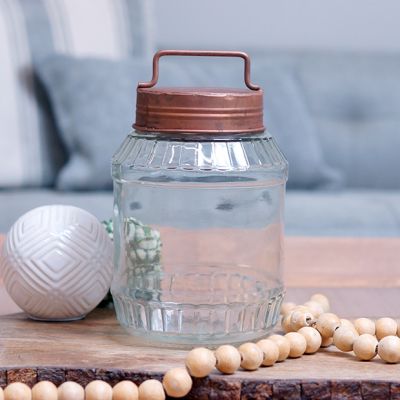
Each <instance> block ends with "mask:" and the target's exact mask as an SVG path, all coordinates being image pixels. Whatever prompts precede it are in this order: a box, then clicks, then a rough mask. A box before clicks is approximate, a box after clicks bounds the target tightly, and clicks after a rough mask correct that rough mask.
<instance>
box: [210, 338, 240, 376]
mask: <svg viewBox="0 0 400 400" xmlns="http://www.w3.org/2000/svg"><path fill="white" fill-rule="evenodd" d="M215 358H216V359H217V363H216V367H217V369H218V371H220V372H222V373H223V374H233V373H235V372H236V371H237V370H238V369H239V367H240V363H241V362H242V357H241V356H240V353H239V351H238V350H237V349H236V347H233V346H231V345H229V344H226V345H223V346H220V347H218V349H217V350H216V351H215Z"/></svg>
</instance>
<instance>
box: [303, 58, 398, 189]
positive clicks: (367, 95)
mask: <svg viewBox="0 0 400 400" xmlns="http://www.w3.org/2000/svg"><path fill="white" fill-rule="evenodd" d="M296 62H297V65H298V72H299V76H300V80H301V83H302V87H303V90H302V92H303V93H304V96H305V99H306V102H307V105H308V107H309V110H310V113H311V116H312V119H313V121H314V123H315V125H316V127H317V131H318V136H319V138H320V141H321V146H322V149H323V152H324V155H325V157H326V159H327V161H328V162H329V163H330V165H332V166H334V167H335V168H337V169H339V170H340V171H341V172H342V173H343V175H345V177H346V184H347V186H348V187H351V188H381V189H384V188H387V189H400V177H399V171H400V156H399V149H400V55H399V54H346V53H336V54H318V53H316V54H311V53H309V54H307V55H304V56H303V57H297V61H296Z"/></svg>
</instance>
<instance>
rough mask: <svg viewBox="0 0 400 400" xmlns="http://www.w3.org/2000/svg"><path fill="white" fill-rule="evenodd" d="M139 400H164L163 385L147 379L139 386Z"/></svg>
mask: <svg viewBox="0 0 400 400" xmlns="http://www.w3.org/2000/svg"><path fill="white" fill-rule="evenodd" d="M139 399H140V400H165V392H164V388H163V385H162V383H161V382H160V381H158V380H157V379H148V380H147V381H144V382H143V383H141V384H140V386H139Z"/></svg>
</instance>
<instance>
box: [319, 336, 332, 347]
mask: <svg viewBox="0 0 400 400" xmlns="http://www.w3.org/2000/svg"><path fill="white" fill-rule="evenodd" d="M332 343H333V337H327V338H322V341H321V348H323V349H324V348H326V347H329V346H331V345H332Z"/></svg>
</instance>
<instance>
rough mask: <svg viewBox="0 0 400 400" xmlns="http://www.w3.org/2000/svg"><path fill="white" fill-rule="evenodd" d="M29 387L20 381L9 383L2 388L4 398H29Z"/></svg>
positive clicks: (29, 399)
mask: <svg viewBox="0 0 400 400" xmlns="http://www.w3.org/2000/svg"><path fill="white" fill-rule="evenodd" d="M31 399H32V394H31V389H30V387H29V386H28V385H25V383H21V382H14V383H11V384H9V385H8V386H7V387H6V388H5V390H4V400H31Z"/></svg>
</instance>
